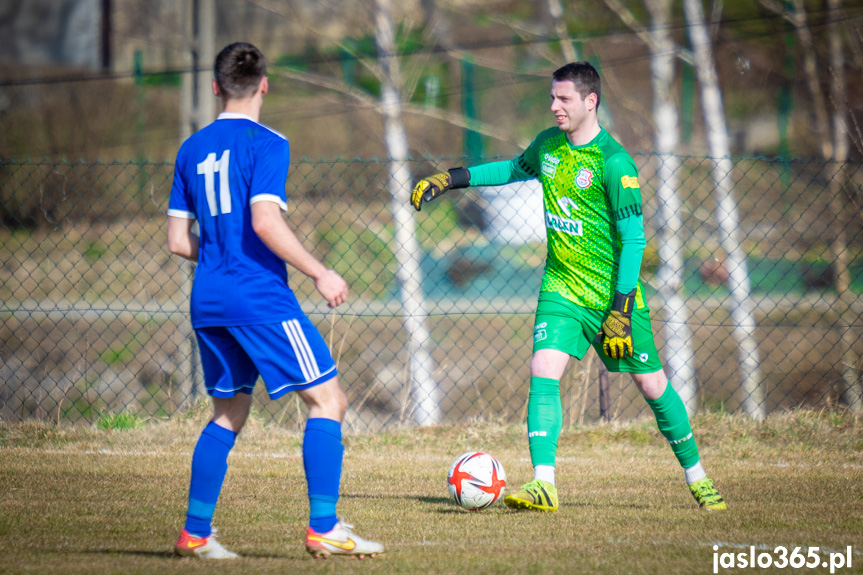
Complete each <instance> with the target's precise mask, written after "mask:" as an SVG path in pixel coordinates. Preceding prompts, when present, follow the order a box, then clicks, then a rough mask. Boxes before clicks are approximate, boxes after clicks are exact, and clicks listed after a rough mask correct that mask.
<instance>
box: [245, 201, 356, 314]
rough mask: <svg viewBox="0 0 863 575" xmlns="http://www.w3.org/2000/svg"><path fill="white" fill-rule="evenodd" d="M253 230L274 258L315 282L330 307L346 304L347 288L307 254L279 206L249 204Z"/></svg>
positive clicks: (259, 203) (265, 203)
mask: <svg viewBox="0 0 863 575" xmlns="http://www.w3.org/2000/svg"><path fill="white" fill-rule="evenodd" d="M252 228H253V229H254V230H255V233H256V234H258V237H259V238H261V241H262V242H264V244H265V245H266V246H267V247H268V248H270V249H271V250H272V251H273V253H274V254H276V255H277V256H279V257H280V258H282V259H283V260H284V261H285V262H287V264H288V265H290V266H292V267H295V268H297V269H298V270H299V271H301V272H302V273H304V274H305V275H307V276H308V277H310V278H312V279H313V280H314V281H315V289H317V290H318V293H320V294H321V295H322V296H324V299H326V300H327V304H328V305H329V306H330V307H336V306H338V305H341V304H343V303H344V302H345V301H347V299H348V284H347V283H346V282H345V280H344V279H342V277H341V276H340V275H339V274H337V273H336V272H334V271H333V270H328V269H327V268H326V267H325V266H324V264H322V263H321V262H320V261H318V260H317V258H315V256H313V255H312V254H311V253H309V251H308V250H307V249H306V248H305V247H304V246H303V244H302V243H301V242H300V240H299V239H298V238H297V236H296V234H294V232H293V231H292V230H291V228H290V227H289V226H288V223H287V222H286V221H285V219H284V218H283V217H282V211H281V208H280V207H279V205H278V204H276V203H274V202H255V203H254V204H252Z"/></svg>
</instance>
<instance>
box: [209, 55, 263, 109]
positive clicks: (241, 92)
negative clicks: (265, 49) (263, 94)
mask: <svg viewBox="0 0 863 575" xmlns="http://www.w3.org/2000/svg"><path fill="white" fill-rule="evenodd" d="M213 74H214V76H215V77H216V83H217V84H218V85H219V90H220V91H221V92H222V96H224V97H225V98H227V99H229V100H234V99H239V98H246V97H248V96H251V95H252V94H254V93H255V90H257V89H258V84H260V83H261V78H263V77H264V76H266V75H267V60H266V59H265V58H264V55H263V54H262V53H261V51H260V50H258V49H257V48H255V47H254V46H252V45H251V44H249V43H248V42H235V43H233V44H230V45H228V46H225V47H224V48H222V51H221V52H219V55H218V56H216V62H215V64H214V65H213Z"/></svg>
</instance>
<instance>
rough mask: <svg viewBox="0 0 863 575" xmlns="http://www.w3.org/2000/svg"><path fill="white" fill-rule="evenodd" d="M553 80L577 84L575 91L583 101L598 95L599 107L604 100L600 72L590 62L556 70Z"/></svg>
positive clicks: (568, 65)
mask: <svg viewBox="0 0 863 575" xmlns="http://www.w3.org/2000/svg"><path fill="white" fill-rule="evenodd" d="M551 78H552V81H554V82H561V81H563V80H569V81H570V82H572V83H573V84H575V89H576V90H578V93H579V94H580V95H581V97H582V99H584V98H586V97H587V96H588V95H589V94H596V105H597V106H599V102H600V101H601V100H602V83H601V82H600V80H599V72H597V71H596V68H594V67H593V66H591V65H590V63H589V62H570V63H569V64H566V65H565V66H561V67H560V68H558V69H557V70H555V71H554V74H552V75H551Z"/></svg>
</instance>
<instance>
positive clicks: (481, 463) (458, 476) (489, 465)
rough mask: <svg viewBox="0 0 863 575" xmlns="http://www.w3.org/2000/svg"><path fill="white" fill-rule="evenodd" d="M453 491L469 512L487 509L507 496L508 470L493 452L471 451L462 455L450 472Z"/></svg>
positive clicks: (451, 491)
mask: <svg viewBox="0 0 863 575" xmlns="http://www.w3.org/2000/svg"><path fill="white" fill-rule="evenodd" d="M447 487H449V494H450V495H452V498H453V499H455V501H456V503H458V504H459V505H461V506H462V507H464V508H465V509H467V510H469V511H479V510H480V509H485V508H486V507H488V506H489V505H491V504H492V503H494V502H495V501H497V500H498V499H500V496H501V495H503V492H504V488H505V487H506V472H505V471H504V470H503V465H501V464H500V461H498V460H497V459H495V457H494V456H493V455H489V454H488V453H483V452H482V451H469V452H467V453H464V454H462V455H459V456H458V457H457V458H456V460H455V462H454V463H453V464H452V467H450V468H449V474H448V475H447Z"/></svg>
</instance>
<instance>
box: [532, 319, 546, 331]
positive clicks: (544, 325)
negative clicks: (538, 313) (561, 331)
mask: <svg viewBox="0 0 863 575" xmlns="http://www.w3.org/2000/svg"><path fill="white" fill-rule="evenodd" d="M544 327H548V322H547V321H544V322H542V323H538V324H536V328H534V329H542V328H544Z"/></svg>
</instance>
